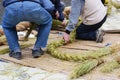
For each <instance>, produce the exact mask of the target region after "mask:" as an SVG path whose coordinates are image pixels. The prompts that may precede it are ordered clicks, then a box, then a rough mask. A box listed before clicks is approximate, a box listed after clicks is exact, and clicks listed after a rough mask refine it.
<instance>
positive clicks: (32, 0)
mask: <svg viewBox="0 0 120 80" xmlns="http://www.w3.org/2000/svg"><path fill="white" fill-rule="evenodd" d="M24 1H30V2H35V3H38V4H42V3H41V2H38V1H35V0H17V1H13V2H10V3H8V4H6V5H5V6H4V7H7V6H8V5H11V4H13V3H16V2H24Z"/></svg>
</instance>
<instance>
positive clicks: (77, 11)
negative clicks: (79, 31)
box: [63, 0, 85, 43]
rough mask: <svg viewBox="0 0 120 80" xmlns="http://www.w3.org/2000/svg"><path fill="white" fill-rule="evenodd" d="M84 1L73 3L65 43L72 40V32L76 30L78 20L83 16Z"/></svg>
mask: <svg viewBox="0 0 120 80" xmlns="http://www.w3.org/2000/svg"><path fill="white" fill-rule="evenodd" d="M84 3H85V2H84V0H72V1H71V12H70V15H69V23H68V25H67V27H66V30H65V32H64V35H63V39H64V41H65V43H68V42H69V40H70V35H69V34H70V32H71V31H72V30H73V29H75V26H76V24H77V22H78V19H79V17H80V15H81V11H82V8H83V6H84Z"/></svg>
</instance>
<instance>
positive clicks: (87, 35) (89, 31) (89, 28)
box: [76, 16, 107, 40]
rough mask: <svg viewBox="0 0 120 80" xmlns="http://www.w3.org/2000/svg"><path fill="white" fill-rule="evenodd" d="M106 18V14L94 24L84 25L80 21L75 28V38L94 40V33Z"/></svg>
mask: <svg viewBox="0 0 120 80" xmlns="http://www.w3.org/2000/svg"><path fill="white" fill-rule="evenodd" d="M106 18H107V16H105V17H104V19H103V20H102V21H101V22H99V23H97V24H94V25H85V24H83V23H81V25H80V26H79V27H78V28H77V29H76V39H83V40H96V33H97V31H98V29H99V28H100V27H101V26H102V25H103V23H104V22H105V21H106Z"/></svg>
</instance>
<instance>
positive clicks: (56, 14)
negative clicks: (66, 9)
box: [55, 11, 60, 19]
mask: <svg viewBox="0 0 120 80" xmlns="http://www.w3.org/2000/svg"><path fill="white" fill-rule="evenodd" d="M55 16H56V19H58V18H59V17H60V15H59V12H58V11H56V13H55Z"/></svg>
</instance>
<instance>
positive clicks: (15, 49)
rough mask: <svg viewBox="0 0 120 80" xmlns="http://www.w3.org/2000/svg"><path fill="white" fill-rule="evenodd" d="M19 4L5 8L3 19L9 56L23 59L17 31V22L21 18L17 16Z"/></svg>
mask: <svg viewBox="0 0 120 80" xmlns="http://www.w3.org/2000/svg"><path fill="white" fill-rule="evenodd" d="M17 6H18V4H16V5H14V4H13V5H10V6H8V7H6V8H5V12H4V16H3V19H2V26H3V29H4V33H5V36H6V39H7V42H8V45H9V48H10V53H9V56H10V57H14V58H16V59H21V58H22V55H21V50H20V46H19V43H18V36H17V31H16V24H17V23H18V22H19V19H18V17H17V16H18V10H17Z"/></svg>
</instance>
